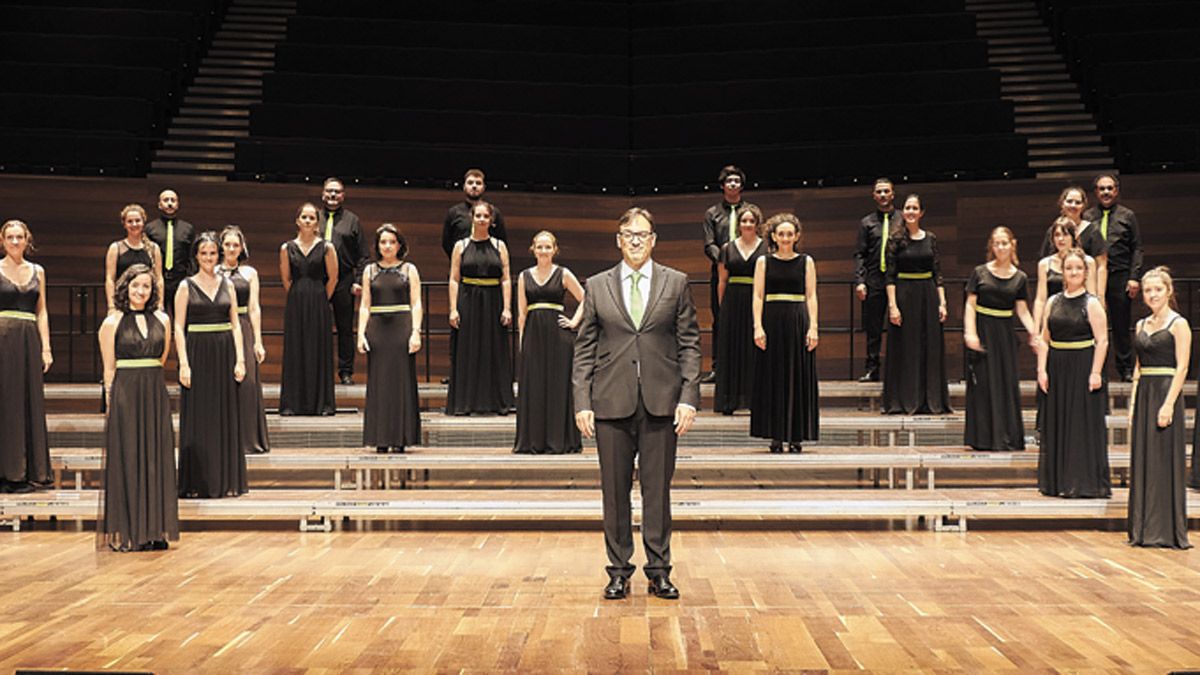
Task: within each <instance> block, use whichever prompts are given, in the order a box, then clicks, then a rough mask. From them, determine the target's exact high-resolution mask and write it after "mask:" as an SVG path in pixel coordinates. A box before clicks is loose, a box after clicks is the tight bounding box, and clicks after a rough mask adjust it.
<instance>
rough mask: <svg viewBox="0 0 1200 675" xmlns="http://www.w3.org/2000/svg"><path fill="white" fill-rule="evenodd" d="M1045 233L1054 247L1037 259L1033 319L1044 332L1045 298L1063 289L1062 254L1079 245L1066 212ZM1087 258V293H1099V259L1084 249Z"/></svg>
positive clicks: (1039, 330) (1073, 224)
mask: <svg viewBox="0 0 1200 675" xmlns="http://www.w3.org/2000/svg"><path fill="white" fill-rule="evenodd" d="M1046 237H1047V238H1048V239H1049V240H1050V243H1051V245H1052V246H1053V247H1054V249H1053V252H1052V253H1050V254H1049V255H1046V256H1045V257H1043V258H1042V259H1041V260H1039V261H1038V268H1037V293H1036V295H1034V298H1033V321H1034V324H1035V325H1036V326H1037V327H1038V332H1039V333H1041V329H1042V323H1043V322H1044V321H1045V318H1046V317H1045V316H1043V314H1044V313H1045V311H1046V301H1047V300H1049V299H1050V296H1052V295H1057V294H1058V293H1061V292H1062V289H1063V281H1062V259H1063V256H1065V255H1066V254H1067V251H1070V250H1071V249H1074V248H1078V247H1079V240H1078V239H1077V238H1076V236H1075V223H1073V222H1072V221H1071V219H1070V218H1068V217H1066V216H1059V217H1058V218H1057V219H1056V220H1055V221H1054V222H1053V223H1051V225H1050V229H1049V230H1048V231H1047V232H1046ZM1084 261H1085V262H1086V263H1087V273H1086V276H1085V281H1084V287H1085V288H1087V292H1088V293H1091V294H1092V295H1096V260H1095V258H1092V256H1090V255H1087V252H1086V251H1085V252H1084Z"/></svg>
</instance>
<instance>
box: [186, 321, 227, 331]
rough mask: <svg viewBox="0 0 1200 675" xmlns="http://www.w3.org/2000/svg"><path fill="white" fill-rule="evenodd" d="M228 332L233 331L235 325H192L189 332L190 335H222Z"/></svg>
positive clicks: (189, 326)
mask: <svg viewBox="0 0 1200 675" xmlns="http://www.w3.org/2000/svg"><path fill="white" fill-rule="evenodd" d="M227 330H233V324H231V323H229V322H226V323H192V324H188V327H187V332H189V333H221V332H224V331H227Z"/></svg>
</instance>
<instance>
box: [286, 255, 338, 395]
mask: <svg viewBox="0 0 1200 675" xmlns="http://www.w3.org/2000/svg"><path fill="white" fill-rule="evenodd" d="M329 245H330V244H327V243H326V242H324V241H321V240H318V241H317V242H316V243H315V244H313V247H312V248H311V249H309V251H308V255H305V254H304V253H303V252H302V251H301V250H300V245H299V244H297V243H296V242H295V241H294V240H293V241H289V242H288V243H287V244H286V250H287V254H288V266H289V268H290V269H291V275H292V286H291V288H289V289H288V295H287V305H286V306H285V307H284V310H283V370H282V373H281V378H280V379H281V383H280V388H279V414H280V415H332V414H333V413H334V411H335V406H334V401H333V333H332V330H333V312H332V310H330V309H329V299H328V298H327V297H326V296H325V283H326V282H327V281H328V280H329V275H328V274H327V272H326V270H325V247H326V246H329Z"/></svg>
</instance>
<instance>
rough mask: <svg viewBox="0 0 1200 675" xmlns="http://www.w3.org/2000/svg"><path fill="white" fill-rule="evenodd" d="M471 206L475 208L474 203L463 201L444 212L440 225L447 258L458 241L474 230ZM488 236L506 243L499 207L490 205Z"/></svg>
mask: <svg viewBox="0 0 1200 675" xmlns="http://www.w3.org/2000/svg"><path fill="white" fill-rule="evenodd" d="M473 206H475V202H473V201H470V200H468V199H464V200H462V201H461V202H459V203H457V204H455V205H454V206H451V207H450V208H449V209H448V210H447V211H446V220H445V221H444V222H443V223H442V250H443V251H445V252H446V257H447V258H449V257H450V254H451V253H452V252H454V244H456V243H458V241H459V240H460V239H466V238H467V237H469V236H471V230H472V229H473V228H474V223H473V222H472V221H471V207H473ZM488 235H490V236H491V237H494V238H496V239H499V240H500V241H502V242H504V243H506V244H507V243H508V231H507V230H505V229H504V215H503V214H502V213H500V207H499V206H496V205H495V204H492V224H491V226H490V227H488Z"/></svg>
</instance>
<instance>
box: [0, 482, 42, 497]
mask: <svg viewBox="0 0 1200 675" xmlns="http://www.w3.org/2000/svg"><path fill="white" fill-rule="evenodd" d="M4 488H5V489H4V491H5V492H7V493H9V494H14V495H23V494H28V493H30V492H33V491H34V490H37V488H35V487H34V486H33V483H30V482H28V481H8V483H7V484H6V485H5V486H4Z"/></svg>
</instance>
